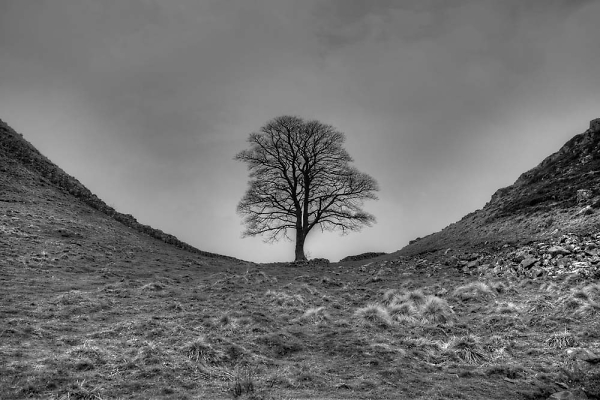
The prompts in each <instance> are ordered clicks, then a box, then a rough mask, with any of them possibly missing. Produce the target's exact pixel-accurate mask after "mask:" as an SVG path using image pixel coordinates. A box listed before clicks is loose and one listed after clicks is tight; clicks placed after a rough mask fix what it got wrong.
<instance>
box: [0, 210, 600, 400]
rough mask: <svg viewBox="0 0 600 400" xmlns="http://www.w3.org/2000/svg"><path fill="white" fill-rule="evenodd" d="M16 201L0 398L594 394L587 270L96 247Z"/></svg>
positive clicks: (5, 284)
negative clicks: (504, 270)
mask: <svg viewBox="0 0 600 400" xmlns="http://www.w3.org/2000/svg"><path fill="white" fill-rule="evenodd" d="M15 215H19V216H15ZM20 216H22V214H18V213H17V214H12V216H11V215H8V214H4V217H3V218H4V219H3V220H2V226H3V227H4V233H3V236H0V237H2V240H3V242H2V244H3V245H7V246H3V247H2V248H3V249H4V250H3V254H2V261H0V262H1V268H2V270H1V271H2V273H1V275H0V279H2V282H1V285H2V290H1V291H0V300H1V303H0V304H1V306H0V321H1V322H0V388H1V392H0V397H1V398H6V399H25V398H43V399H148V398H156V399H162V398H164V399H232V398H240V399H306V398H312V399H508V398H512V399H518V398H523V399H546V398H548V396H549V395H550V394H551V393H554V392H557V391H560V390H565V389H567V388H580V387H585V388H586V390H587V392H588V396H589V395H590V394H593V393H596V395H597V396H600V379H599V376H600V375H598V373H597V372H594V371H595V370H594V368H595V367H594V366H593V365H592V364H590V363H589V362H586V361H582V359H581V358H582V357H578V356H577V354H579V353H581V352H585V351H588V352H589V351H594V350H597V348H598V347H599V343H600V342H599V340H600V319H599V318H598V311H600V285H598V284H593V283H590V282H577V281H569V280H564V281H553V282H547V281H533V280H525V281H521V282H517V281H510V280H486V279H478V278H477V277H472V276H466V275H461V274H459V273H458V272H456V271H454V270H450V269H447V267H442V266H440V265H437V264H433V265H432V264H430V263H428V262H427V260H426V259H402V260H400V259H398V260H384V259H378V260H379V261H377V262H369V261H360V262H354V263H352V262H350V263H344V264H332V265H330V266H329V267H327V268H316V267H314V266H308V267H305V268H299V267H294V266H291V265H286V264H270V265H256V264H250V263H243V262H239V263H236V262H232V261H228V260H214V259H203V258H202V257H201V256H196V255H194V256H190V255H189V254H187V253H185V252H182V251H180V250H173V249H171V248H170V247H169V246H167V245H163V244H160V243H159V246H156V247H149V246H150V245H153V242H152V241H151V239H147V240H146V239H136V240H139V241H138V242H137V243H138V244H137V245H136V246H137V247H135V246H132V245H131V241H129V242H125V241H122V240H121V241H119V240H115V241H114V243H113V244H112V245H109V246H107V244H106V242H103V243H102V245H100V244H98V246H104V247H109V248H105V249H104V250H102V251H100V250H101V247H93V246H92V245H91V244H90V245H89V247H82V246H78V245H77V241H74V240H72V238H66V239H65V238H64V237H61V238H60V239H58V238H55V239H50V238H49V237H48V236H36V235H33V234H32V233H31V232H30V231H32V230H35V229H34V228H31V227H28V226H25V225H26V224H25V225H23V224H21V223H22V220H21V219H14V218H19V217H20ZM19 224H21V225H19ZM38 228H39V226H38ZM10 229H12V233H10V234H8V233H6V232H8V231H9V230H10ZM42 230H43V228H42ZM19 234H21V235H28V236H27V237H24V236H21V237H19ZM24 239H30V241H29V242H30V244H31V245H30V246H28V247H19V248H18V249H17V248H16V247H15V246H14V244H15V243H22V241H23V240H24ZM88 239H90V238H88ZM18 240H19V242H17V241H18ZM36 241H37V242H36ZM11 244H13V245H11ZM111 246H112V247H111ZM42 247H43V249H41V248H42ZM24 252H26V253H24ZM578 352H579V353H578ZM597 398H600V397H597Z"/></svg>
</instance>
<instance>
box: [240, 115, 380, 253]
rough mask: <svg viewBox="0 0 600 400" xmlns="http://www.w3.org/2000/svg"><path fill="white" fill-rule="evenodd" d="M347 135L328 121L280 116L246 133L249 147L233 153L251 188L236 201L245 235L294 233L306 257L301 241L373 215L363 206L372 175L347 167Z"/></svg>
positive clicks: (372, 188) (371, 193)
mask: <svg viewBox="0 0 600 400" xmlns="http://www.w3.org/2000/svg"><path fill="white" fill-rule="evenodd" d="M344 140H345V137H344V134H343V133H342V132H339V131H337V130H336V129H335V128H334V127H332V126H330V125H326V124H323V123H321V122H319V121H304V120H303V119H301V118H298V117H292V116H282V117H277V118H275V119H273V120H271V121H269V122H268V123H267V124H266V125H265V126H263V127H262V128H261V129H260V130H259V131H258V132H254V133H251V134H250V137H249V138H248V142H249V143H250V148H249V149H247V150H244V151H242V152H240V153H239V154H237V155H236V156H235V159H236V160H239V161H243V162H245V163H247V165H248V169H249V171H250V181H249V187H248V190H247V191H246V194H245V195H244V197H243V198H242V200H241V201H240V203H239V205H238V213H240V214H241V215H243V216H244V223H245V225H246V231H245V232H244V236H256V235H263V234H264V235H266V236H267V239H266V240H267V241H275V240H277V239H279V238H281V237H286V238H289V236H288V235H287V233H288V229H289V230H293V231H295V233H296V250H295V260H296V261H300V260H306V256H305V254H304V242H305V240H306V236H307V235H308V233H309V232H310V231H311V230H312V229H313V228H314V227H315V226H317V225H318V226H319V227H320V229H321V230H322V231H323V230H341V231H342V233H346V232H347V231H357V230H360V228H361V227H362V226H363V225H367V226H370V225H371V224H372V223H373V222H375V217H374V216H373V215H371V214H369V213H367V212H365V211H363V210H362V205H363V201H364V200H366V199H373V200H376V199H377V196H376V195H375V192H376V191H377V190H379V188H378V185H377V182H376V181H375V179H373V178H372V177H370V176H369V175H367V174H364V173H362V172H359V171H358V170H357V169H356V168H354V167H352V166H350V165H349V163H350V162H352V158H351V157H350V155H349V154H348V153H347V152H346V150H344V148H343V147H342V145H343V143H344Z"/></svg>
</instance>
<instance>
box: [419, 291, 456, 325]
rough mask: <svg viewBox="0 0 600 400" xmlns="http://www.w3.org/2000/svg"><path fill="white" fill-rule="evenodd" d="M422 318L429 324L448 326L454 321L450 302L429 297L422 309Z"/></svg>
mask: <svg viewBox="0 0 600 400" xmlns="http://www.w3.org/2000/svg"><path fill="white" fill-rule="evenodd" d="M420 313H421V316H422V317H423V318H424V319H426V320H427V321H428V322H432V323H436V324H447V323H448V322H450V320H451V319H452V314H453V312H452V309H451V308H450V306H449V305H448V302H447V301H446V300H444V299H440V298H439V297H435V296H428V297H427V300H426V301H425V304H423V306H422V307H421V309H420Z"/></svg>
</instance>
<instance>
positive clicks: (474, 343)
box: [446, 335, 487, 364]
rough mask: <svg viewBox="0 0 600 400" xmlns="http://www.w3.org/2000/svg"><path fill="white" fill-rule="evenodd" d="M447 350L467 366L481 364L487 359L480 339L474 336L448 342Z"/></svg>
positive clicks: (457, 338) (456, 338)
mask: <svg viewBox="0 0 600 400" xmlns="http://www.w3.org/2000/svg"><path fill="white" fill-rule="evenodd" d="M446 350H447V351H450V352H452V353H453V354H454V355H455V356H456V357H457V358H458V359H459V360H461V361H463V362H465V363H467V364H481V363H483V362H484V361H486V359H487V356H486V354H485V351H484V350H483V348H482V347H481V344H480V341H479V338H478V337H476V336H474V335H466V336H461V337H454V338H452V339H451V340H450V342H448V344H447V347H446Z"/></svg>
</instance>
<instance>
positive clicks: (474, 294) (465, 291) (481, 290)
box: [453, 282, 496, 300]
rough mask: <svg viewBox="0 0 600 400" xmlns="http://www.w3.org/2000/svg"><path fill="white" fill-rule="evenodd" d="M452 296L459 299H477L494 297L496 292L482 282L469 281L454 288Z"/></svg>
mask: <svg viewBox="0 0 600 400" xmlns="http://www.w3.org/2000/svg"><path fill="white" fill-rule="evenodd" d="M453 296H454V297H457V298H459V299H461V300H479V299H484V298H489V297H494V296H496V293H495V290H492V289H491V288H490V287H489V286H488V285H486V284H485V283H483V282H471V283H468V284H466V285H462V286H459V287H457V288H456V289H454V292H453Z"/></svg>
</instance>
